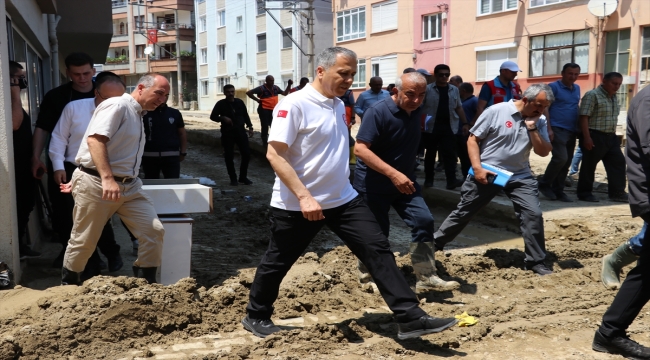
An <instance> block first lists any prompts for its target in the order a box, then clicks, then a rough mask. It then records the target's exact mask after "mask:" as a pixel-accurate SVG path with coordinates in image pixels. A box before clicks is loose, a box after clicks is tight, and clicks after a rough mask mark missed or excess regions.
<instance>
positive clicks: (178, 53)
mask: <svg viewBox="0 0 650 360" xmlns="http://www.w3.org/2000/svg"><path fill="white" fill-rule="evenodd" d="M174 21H176V78H177V79H176V87H177V88H178V105H177V106H178V107H181V106H182V104H183V75H182V73H181V36H180V31H181V29H180V26H179V23H178V9H174Z"/></svg>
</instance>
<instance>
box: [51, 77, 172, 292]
mask: <svg viewBox="0 0 650 360" xmlns="http://www.w3.org/2000/svg"><path fill="white" fill-rule="evenodd" d="M168 95H169V82H168V81H167V79H166V78H165V77H164V76H162V75H160V74H155V73H154V74H146V75H144V76H142V78H140V81H138V84H137V87H136V89H135V90H134V91H133V93H131V95H128V94H124V95H122V96H121V97H115V98H110V99H107V100H105V101H104V102H102V103H101V104H99V106H97V109H96V110H95V114H94V115H93V117H92V119H91V120H90V124H88V129H87V130H86V133H85V135H84V138H83V140H82V142H81V146H80V147H79V152H78V153H77V156H76V158H75V162H76V163H78V164H79V168H78V169H77V170H75V172H74V174H73V175H72V179H71V181H70V182H69V183H68V184H63V185H61V191H62V192H72V196H74V199H75V207H74V226H73V228H72V232H71V234H70V240H69V241H68V247H67V249H66V252H65V257H64V259H63V269H62V274H61V276H62V280H61V283H62V284H63V285H68V284H69V285H78V284H80V282H81V281H80V277H79V272H80V271H82V270H83V268H84V266H85V265H86V262H87V261H88V258H89V257H90V256H91V254H92V252H93V251H94V249H95V247H96V246H97V240H98V239H99V236H100V234H101V232H102V228H103V227H104V225H105V224H106V222H107V221H108V219H110V218H111V216H113V214H115V213H117V214H118V215H119V216H120V218H121V219H122V221H123V222H124V223H125V225H126V226H127V227H128V228H129V230H130V231H131V233H133V235H135V236H136V238H138V239H139V240H140V247H139V249H138V258H137V259H136V260H135V262H134V264H133V272H134V274H135V276H139V275H142V277H144V278H145V279H146V280H147V281H148V282H149V283H153V282H156V270H157V268H158V266H160V260H161V256H162V241H163V235H164V232H165V231H164V229H163V226H162V223H161V222H160V220H159V219H158V216H157V215H156V212H155V210H154V208H153V202H152V201H151V199H150V198H149V197H148V196H147V195H146V194H145V193H144V192H143V191H142V181H141V180H140V179H139V178H138V171H139V168H140V161H141V160H142V152H143V150H144V144H145V135H144V127H143V125H142V115H143V113H144V112H145V111H147V110H154V109H156V108H157V107H158V106H160V104H162V103H164V102H165V101H166V100H167V96H168ZM140 270H142V273H141V274H140Z"/></svg>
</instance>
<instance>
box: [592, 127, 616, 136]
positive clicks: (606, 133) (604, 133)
mask: <svg viewBox="0 0 650 360" xmlns="http://www.w3.org/2000/svg"><path fill="white" fill-rule="evenodd" d="M589 131H593V132H595V133H596V134H601V135H616V133H615V132H604V131H600V130H596V129H592V128H589Z"/></svg>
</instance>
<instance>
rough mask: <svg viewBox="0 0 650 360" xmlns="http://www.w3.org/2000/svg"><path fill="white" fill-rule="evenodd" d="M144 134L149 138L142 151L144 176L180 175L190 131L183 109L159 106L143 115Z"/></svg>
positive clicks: (156, 177) (154, 177) (165, 105)
mask: <svg viewBox="0 0 650 360" xmlns="http://www.w3.org/2000/svg"><path fill="white" fill-rule="evenodd" d="M143 121H144V133H145V135H146V137H147V139H146V143H145V145H144V153H143V154H142V169H143V170H144V178H145V179H159V178H160V173H161V172H162V174H163V177H164V178H165V179H178V178H180V177H181V161H183V160H184V159H185V156H186V155H187V133H186V132H185V122H183V115H181V112H180V111H178V110H176V109H174V108H170V107H169V106H167V104H162V105H160V106H159V107H158V108H157V109H156V110H154V111H150V112H148V113H147V114H146V115H145V116H143Z"/></svg>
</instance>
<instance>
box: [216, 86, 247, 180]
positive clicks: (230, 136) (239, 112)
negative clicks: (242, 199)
mask: <svg viewBox="0 0 650 360" xmlns="http://www.w3.org/2000/svg"><path fill="white" fill-rule="evenodd" d="M223 94H224V95H226V98H225V99H221V100H219V101H217V103H216V104H215V105H214V108H213V109H212V113H210V120H212V121H216V122H220V123H221V146H223V151H224V160H225V162H226V169H227V170H228V176H229V177H230V185H232V186H237V185H238V184H239V183H242V184H244V185H252V184H253V182H252V181H250V180H248V162H249V161H250V157H251V152H250V148H249V146H248V138H249V136H253V124H252V123H251V119H250V117H249V116H248V110H247V109H246V104H244V102H243V101H241V100H240V99H237V98H236V97H235V87H234V86H233V85H231V84H227V85H226V86H224V87H223ZM244 126H246V127H248V132H246V129H245V128H244ZM235 145H237V147H238V148H239V153H240V154H241V164H240V165H239V178H237V172H236V171H235V163H234V161H233V159H234V157H235Z"/></svg>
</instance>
